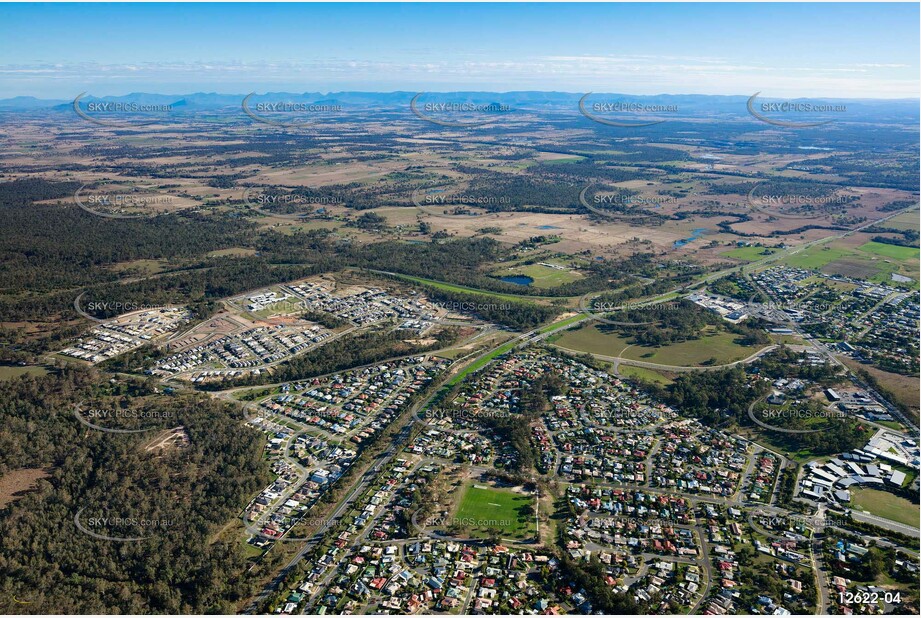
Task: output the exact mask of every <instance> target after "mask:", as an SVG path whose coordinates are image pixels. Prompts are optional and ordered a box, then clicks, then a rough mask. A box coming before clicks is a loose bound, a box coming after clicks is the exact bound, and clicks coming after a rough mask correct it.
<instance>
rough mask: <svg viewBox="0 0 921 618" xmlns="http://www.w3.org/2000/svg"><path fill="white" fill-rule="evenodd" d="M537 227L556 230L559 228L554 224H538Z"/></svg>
mask: <svg viewBox="0 0 921 618" xmlns="http://www.w3.org/2000/svg"><path fill="white" fill-rule="evenodd" d="M537 229H539V230H558V229H560V228H559V227H557V226H555V225H538V226H537Z"/></svg>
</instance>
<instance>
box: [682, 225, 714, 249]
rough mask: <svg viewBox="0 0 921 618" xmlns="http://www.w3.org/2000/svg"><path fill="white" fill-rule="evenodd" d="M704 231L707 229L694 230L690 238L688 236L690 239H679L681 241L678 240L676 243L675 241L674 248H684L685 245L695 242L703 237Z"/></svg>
mask: <svg viewBox="0 0 921 618" xmlns="http://www.w3.org/2000/svg"><path fill="white" fill-rule="evenodd" d="M706 231H707V228H704V227H698V228H694V229H693V230H691V236H690V238H681V239H679V240H676V241H675V246H676V247H683V246H685V245H686V244H688V243H690V242H694V241H695V240H697V239H698V238H700V237H701V236H703V235H704V232H706Z"/></svg>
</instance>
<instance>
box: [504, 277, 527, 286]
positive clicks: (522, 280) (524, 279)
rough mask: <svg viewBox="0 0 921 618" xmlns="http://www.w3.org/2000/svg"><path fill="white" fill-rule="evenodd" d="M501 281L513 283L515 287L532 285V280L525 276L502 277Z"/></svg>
mask: <svg viewBox="0 0 921 618" xmlns="http://www.w3.org/2000/svg"><path fill="white" fill-rule="evenodd" d="M502 281H505V282H506V283H514V284H515V285H531V284H532V283H534V279H532V278H531V277H526V276H525V275H509V276H508V277H502Z"/></svg>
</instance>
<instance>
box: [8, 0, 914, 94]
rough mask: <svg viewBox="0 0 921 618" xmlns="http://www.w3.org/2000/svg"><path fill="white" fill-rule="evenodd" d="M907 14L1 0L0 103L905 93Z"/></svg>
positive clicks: (725, 7) (895, 10)
mask: <svg viewBox="0 0 921 618" xmlns="http://www.w3.org/2000/svg"><path fill="white" fill-rule="evenodd" d="M918 22H919V5H918V4H917V3H890V4H881V3H867V4H862V3H861V4H844V3H842V4H830V3H814V4H682V3H675V4H652V3H650V4H494V5H484V4H463V5H459V4H376V5H371V4H335V5H333V4H327V5H323V4H301V5H292V4H222V3H214V4H197V5H188V4H185V5H176V4H145V5H142V4H58V5H48V4H0V98H6V97H11V96H17V95H32V96H38V97H55V98H62V99H66V98H72V97H73V96H75V95H76V94H77V93H79V92H83V91H89V92H91V93H92V94H95V95H100V96H101V95H119V94H126V93H129V92H136V91H144V92H160V93H170V94H179V93H188V92H200V91H201V92H224V93H245V92H253V91H255V92H265V91H280V90H286V91H294V92H304V91H323V92H327V91H335V90H374V91H392V90H412V91H415V90H431V91H437V90H441V91H445V90H460V89H463V90H492V91H508V90H564V91H570V92H584V91H589V90H592V91H609V92H610V91H614V92H626V93H634V94H660V93H672V94H686V93H698V94H744V95H749V94H751V93H753V92H755V91H759V90H760V91H763V92H764V93H765V95H766V96H840V97H861V98H894V97H918V96H919V80H918V75H919V60H918V59H919V47H921V45H919V27H918Z"/></svg>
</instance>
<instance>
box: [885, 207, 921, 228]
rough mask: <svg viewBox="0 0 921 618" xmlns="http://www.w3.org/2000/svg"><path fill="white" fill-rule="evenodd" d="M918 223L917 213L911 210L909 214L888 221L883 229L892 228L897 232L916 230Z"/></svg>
mask: <svg viewBox="0 0 921 618" xmlns="http://www.w3.org/2000/svg"><path fill="white" fill-rule="evenodd" d="M918 221H919V219H918V211H917V210H911V211H909V212H903V213H902V214H900V215H899V216H898V217H895V218H893V219H889V221H887V222H886V224H885V227H892V228H895V229H897V230H917V229H918V228H919V223H918Z"/></svg>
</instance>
